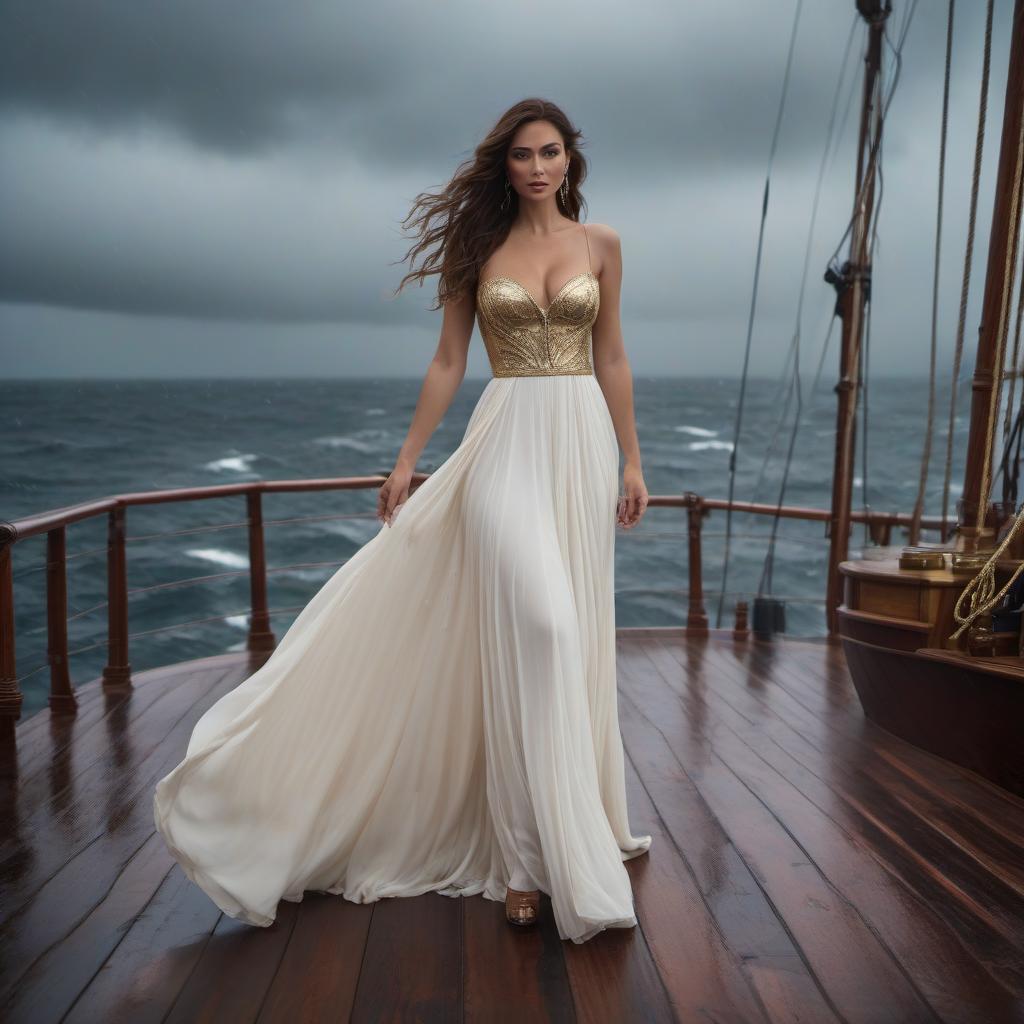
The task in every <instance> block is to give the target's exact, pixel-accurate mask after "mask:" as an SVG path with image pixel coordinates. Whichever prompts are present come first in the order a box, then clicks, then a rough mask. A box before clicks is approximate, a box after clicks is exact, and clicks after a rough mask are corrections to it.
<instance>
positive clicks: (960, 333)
mask: <svg viewBox="0 0 1024 1024" xmlns="http://www.w3.org/2000/svg"><path fill="white" fill-rule="evenodd" d="M994 3H995V0H988V7H987V12H986V16H985V45H984V51H983V59H982V65H981V94H980V97H979V100H978V131H977V134H976V136H975V140H974V172H973V175H972V178H971V203H970V209H969V213H968V217H967V247H966V251H965V253H964V274H963V283H962V284H961V286H960V316H959V320H958V321H957V328H956V345H955V347H954V350H953V371H952V380H951V381H950V386H949V423H948V426H947V428H946V470H945V477H944V479H943V484H942V535H943V537H945V536H946V533H947V531H948V527H947V525H946V523H947V520H948V518H949V483H950V477H951V476H952V472H953V427H954V424H955V423H956V402H957V385H958V383H959V378H960V366H961V363H962V362H963V354H964V330H965V328H966V326H967V296H968V294H969V292H970V287H971V262H972V260H973V257H974V231H975V225H976V222H977V213H978V191H979V184H980V181H981V157H982V152H983V151H984V148H985V121H986V118H987V116H988V80H989V71H990V69H991V66H992V9H993V7H994Z"/></svg>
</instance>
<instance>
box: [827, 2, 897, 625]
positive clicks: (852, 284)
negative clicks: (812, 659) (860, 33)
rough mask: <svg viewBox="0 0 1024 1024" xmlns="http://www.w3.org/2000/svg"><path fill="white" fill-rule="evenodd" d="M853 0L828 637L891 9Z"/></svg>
mask: <svg viewBox="0 0 1024 1024" xmlns="http://www.w3.org/2000/svg"><path fill="white" fill-rule="evenodd" d="M855 2H856V6H857V12H858V13H859V14H860V16H861V17H862V18H863V19H864V20H865V21H866V22H867V25H868V44H867V52H866V54H865V57H864V64H865V67H864V91H863V95H862V99H861V113H860V134H859V137H858V144H857V175H856V178H855V180H854V210H853V232H852V234H851V236H850V258H849V260H848V261H847V262H846V263H844V264H843V267H842V270H841V271H840V272H839V273H838V274H837V273H836V272H835V271H833V270H832V268H830V269H829V272H828V273H827V274H826V275H825V278H826V280H828V281H830V282H831V283H832V284H834V285H836V289H837V291H838V292H839V297H838V301H837V305H836V310H837V312H838V314H839V316H840V318H841V319H842V322H843V332H842V346H841V349H840V356H839V367H840V376H839V381H838V383H837V384H836V387H835V391H836V394H837V395H838V402H837V409H836V451H835V461H834V465H833V470H832V512H831V516H830V518H829V559H828V586H827V588H826V592H825V600H826V603H825V613H826V618H827V624H828V632H829V635H830V636H832V635H834V634H835V633H836V629H837V626H836V608H837V606H838V605H839V603H840V601H841V600H842V594H841V586H842V580H841V579H840V576H839V563H840V562H842V561H844V560H845V559H846V556H847V552H848V551H849V541H850V502H851V497H852V490H853V486H852V484H853V459H854V455H855V445H856V426H857V424H856V415H857V392H858V389H859V387H860V380H859V363H860V348H861V338H862V336H863V333H864V305H865V303H866V301H867V298H868V294H869V287H870V280H871V265H870V262H869V260H870V233H869V230H868V229H869V225H870V224H871V215H872V211H873V209H874V202H875V179H876V177H877V168H878V151H879V147H880V143H881V132H882V110H881V106H880V104H879V107H878V108H876V107H875V102H874V99H875V92H876V89H877V86H878V80H879V74H880V71H881V66H882V35H883V32H884V29H885V22H886V19H887V18H888V17H889V14H890V12H891V11H892V3H891V0H884V3H883V0H855ZM872 122H873V123H872ZM872 136H874V141H873V142H871V139H872ZM866 152H871V153H872V154H873V156H872V158H871V159H870V160H868V161H867V166H866V167H865V160H864V158H865V153H866Z"/></svg>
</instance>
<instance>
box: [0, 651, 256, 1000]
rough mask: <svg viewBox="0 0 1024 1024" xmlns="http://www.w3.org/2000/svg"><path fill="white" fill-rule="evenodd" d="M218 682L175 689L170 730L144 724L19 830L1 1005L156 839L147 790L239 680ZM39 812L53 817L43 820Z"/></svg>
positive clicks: (3, 946)
mask: <svg viewBox="0 0 1024 1024" xmlns="http://www.w3.org/2000/svg"><path fill="white" fill-rule="evenodd" d="M218 675H219V676H220V678H216V679H215V681H212V682H211V680H210V678H208V677H206V676H203V675H200V676H196V677H189V678H186V679H184V680H182V681H181V682H180V683H179V684H178V685H177V686H176V687H175V692H176V693H177V694H178V696H179V698H180V705H176V706H175V707H174V710H173V712H172V714H173V716H174V717H172V718H171V720H170V721H162V722H161V721H159V720H157V721H155V722H152V723H150V722H146V720H145V719H143V721H142V722H140V723H139V724H140V726H142V725H143V723H145V725H144V728H143V730H142V731H143V732H144V733H145V736H146V738H145V739H143V738H140V740H139V742H138V743H137V744H136V743H135V742H133V741H132V740H131V739H130V738H125V737H116V738H115V739H116V742H115V743H114V749H113V750H112V751H111V754H110V757H109V758H108V759H107V760H105V761H104V762H102V763H97V764H94V765H93V766H91V768H90V769H89V770H88V771H87V776H88V775H92V777H91V778H88V779H87V780H85V781H82V782H81V783H80V784H79V785H78V786H77V787H76V788H75V790H74V792H73V794H72V793H67V792H62V794H61V795H62V799H61V800H60V801H59V802H57V803H55V804H47V805H44V806H43V807H41V808H38V809H36V810H35V811H34V812H32V814H31V817H30V819H29V822H28V823H26V824H24V825H22V826H21V839H22V842H23V843H24V844H25V847H26V860H25V864H24V869H23V870H21V871H20V872H18V871H12V870H11V867H10V864H9V863H7V864H5V865H4V870H3V876H2V879H0V880H2V882H3V884H4V887H5V891H6V892H7V893H8V894H13V898H9V900H5V903H6V906H8V907H13V912H12V913H10V914H9V915H8V916H6V917H5V920H4V921H3V923H2V925H0V959H2V960H3V964H4V973H3V988H2V989H0V1006H3V1005H4V1002H5V1001H6V1000H7V999H9V998H10V996H11V993H12V991H13V990H14V988H15V987H16V986H19V985H20V979H21V978H22V977H23V976H24V974H25V972H26V971H28V970H29V968H30V967H31V966H32V964H33V963H34V962H35V961H36V960H37V959H38V958H39V957H40V956H42V955H43V954H44V953H45V952H47V950H49V949H50V947H51V946H52V945H53V944H54V943H58V942H61V941H62V940H63V939H64V938H65V937H66V936H67V935H69V934H70V932H71V931H72V930H73V929H74V928H75V927H76V926H77V924H78V923H79V922H81V921H82V920H84V919H85V918H87V917H88V915H89V914H90V913H92V911H93V910H94V908H95V907H96V906H97V905H98V904H99V903H101V902H102V901H103V900H104V899H105V897H106V895H107V893H108V892H109V891H110V889H111V888H112V886H113V885H114V883H115V881H116V879H117V877H118V876H119V874H120V873H121V871H122V869H123V866H124V865H125V864H126V863H127V862H128V861H129V860H130V859H131V857H132V856H133V855H134V854H135V852H136V851H137V850H139V849H140V848H141V847H142V845H143V844H144V843H146V841H147V840H148V838H149V836H150V835H151V834H152V833H154V832H155V826H154V824H153V804H152V800H153V787H154V786H155V785H156V782H157V780H158V779H159V778H161V777H162V775H164V774H166V773H167V772H168V771H170V770H171V768H173V767H174V765H175V764H177V763H178V761H179V760H180V759H181V754H182V751H183V750H184V748H185V745H186V744H187V741H188V736H189V734H190V732H191V727H192V724H193V723H194V721H195V720H196V719H197V718H198V717H199V715H200V714H201V713H202V711H203V710H205V708H207V707H208V706H209V705H210V704H212V703H213V702H214V701H215V700H216V699H217V698H218V697H219V696H220V695H221V694H222V693H226V692H227V691H228V690H230V689H231V688H232V687H233V686H234V685H236V684H237V673H232V672H223V671H221V672H219V673H218ZM161 734H162V735H161ZM122 739H123V743H122V742H121V741H122ZM47 809H50V810H51V811H54V812H56V813H54V815H53V816H52V817H51V818H50V819H47V818H46V811H47ZM41 844H42V845H41ZM28 854H31V856H28ZM18 867H21V865H20V864H19V865H18ZM5 913H6V911H5Z"/></svg>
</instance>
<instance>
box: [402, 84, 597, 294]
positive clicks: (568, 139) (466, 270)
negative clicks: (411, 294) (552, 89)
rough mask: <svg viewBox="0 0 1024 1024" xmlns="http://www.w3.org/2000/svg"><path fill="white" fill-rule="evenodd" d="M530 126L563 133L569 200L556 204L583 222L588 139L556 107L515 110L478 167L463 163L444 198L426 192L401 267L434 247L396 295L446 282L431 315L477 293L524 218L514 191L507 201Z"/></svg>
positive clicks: (532, 103)
mask: <svg viewBox="0 0 1024 1024" xmlns="http://www.w3.org/2000/svg"><path fill="white" fill-rule="evenodd" d="M531 121H550V122H551V124H553V125H554V126H555V128H557V129H558V132H559V134H560V135H561V136H562V141H563V144H564V146H565V151H566V153H567V154H571V159H570V161H569V192H568V197H567V199H566V202H565V205H564V206H563V205H562V198H561V192H560V191H559V193H558V194H557V195H558V197H557V199H556V202H557V203H558V205H559V208H560V209H561V210H562V212H563V213H564V214H565V215H566V216H567V217H571V218H572V219H573V220H576V221H578V220H579V218H580V211H581V209H582V208H584V207H585V202H584V200H583V196H582V193H581V192H580V185H582V183H583V181H584V180H585V179H586V177H587V162H586V159H585V157H584V156H583V154H582V153H581V152H580V146H581V145H583V143H582V142H581V140H582V136H583V133H582V132H580V131H578V130H577V129H576V128H574V127H573V125H572V124H571V123H570V121H569V118H568V117H566V115H565V113H564V112H563V111H562V109H561V108H560V107H559V106H557V105H556V104H554V103H552V102H551V101H550V100H544V99H537V98H531V99H525V100H520V101H519V102H518V103H516V104H515V105H514V106H511V107H509V109H508V110H506V111H505V113H504V114H502V115H501V117H500V118H499V119H498V122H497V124H495V126H494V127H493V128H492V129H491V130H490V132H488V133H487V136H486V137H485V138H484V139H483V140H482V141H481V142H480V144H479V145H478V146H477V147H476V150H475V152H474V153H473V156H472V158H471V159H469V160H466V161H465V162H464V163H462V164H461V165H460V166H459V167H458V169H457V170H456V172H455V175H454V176H453V177H452V179H451V181H449V182H448V184H447V185H445V187H444V188H443V189H442V190H441V191H440V192H433V193H432V192H421V193H420V194H419V195H418V196H417V197H416V200H415V202H414V203H413V207H412V210H411V211H410V212H409V215H408V216H407V217H406V218H405V220H403V221H402V226H403V228H407V227H409V226H414V227H415V228H416V235H417V236H418V241H416V242H415V244H413V245H412V246H411V247H410V248H409V250H408V251H407V252H406V254H405V256H404V257H403V258H402V259H401V260H398V261H397V262H399V263H404V262H405V261H406V260H409V261H410V266H411V265H412V261H413V260H414V259H415V258H416V256H418V255H419V254H420V253H422V252H424V251H425V250H426V249H428V248H430V247H431V246H434V245H435V244H436V248H434V250H433V251H432V252H430V253H429V254H428V255H427V256H426V257H425V258H424V259H423V262H422V263H421V264H420V266H419V267H418V268H417V269H414V270H410V271H409V272H408V273H407V274H406V275H405V276H404V277H403V278H402V280H401V281H400V282H399V283H398V287H397V288H396V289H395V291H394V293H393V294H394V295H397V294H398V293H399V292H400V291H401V290H402V288H403V287H405V284H406V282H408V281H412V280H419V281H420V282H421V283H422V282H423V281H424V280H425V279H426V278H427V277H429V276H430V275H432V274H437V275H439V277H440V281H439V283H438V293H437V301H436V303H435V304H434V305H433V306H431V307H430V308H431V309H440V308H441V306H442V305H443V304H444V303H445V302H447V301H448V299H450V298H452V297H454V296H456V295H458V294H459V293H460V292H463V291H467V290H470V291H471V290H473V289H475V288H476V284H477V279H478V277H479V273H480V268H481V267H483V265H484V264H485V263H486V262H487V260H488V258H489V257H490V255H491V253H493V252H494V251H495V250H496V249H497V248H498V247H499V246H500V245H501V244H502V242H504V241H505V239H506V238H507V237H508V232H509V229H510V228H511V226H512V222H513V221H514V220H515V219H516V215H517V213H518V212H519V195H518V193H517V192H516V190H515V189H511V190H510V194H509V202H508V203H506V204H505V209H504V210H503V209H502V208H501V206H502V202H503V201H504V199H505V176H506V166H505V161H506V158H507V155H508V151H509V147H510V146H511V144H512V139H513V137H514V136H515V133H516V132H517V131H518V130H519V128H520V127H521V126H522V125H524V124H529V123H530V122H531Z"/></svg>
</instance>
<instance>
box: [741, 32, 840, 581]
mask: <svg viewBox="0 0 1024 1024" xmlns="http://www.w3.org/2000/svg"><path fill="white" fill-rule="evenodd" d="M857 20H858V18H857V15H854V18H853V21H852V22H851V23H850V31H849V34H848V35H847V37H846V49H845V51H844V53H843V62H842V64H841V65H840V69H839V78H838V80H837V81H836V89H835V94H834V95H833V97H832V110H831V112H830V114H829V121H828V130H827V131H826V133H825V148H824V151H823V152H822V154H821V163H820V165H819V167H818V180H817V182H816V184H815V188H814V201H813V202H812V204H811V218H810V223H809V225H808V228H807V242H806V244H805V245H804V265H803V271H802V273H801V276H800V292H799V295H798V297H797V307H796V316H795V320H794V324H793V337H792V341H791V342H790V353H791V354H792V359H793V368H792V371H791V372H792V377H791V380H790V386H789V389H788V393H787V395H786V402H785V405H784V406H783V408H782V412H781V414H780V416H779V420H778V425H777V427H776V433H775V436H773V438H772V443H771V446H770V449H769V452H768V454H767V456H766V459H765V462H764V463H763V464H762V477H763V473H764V468H765V467H766V466H767V461H768V457H770V456H771V453H772V452H773V451H774V449H775V440H776V437H777V436H778V433H779V431H780V430H781V427H782V424H783V423H784V422H785V420H786V417H787V416H788V415H789V407H790V404H791V401H792V397H793V394H794V392H795V393H796V400H797V404H796V413H795V414H794V417H793V429H792V431H791V432H790V438H789V448H788V450H787V453H786V461H785V464H784V466H783V472H782V481H781V483H780V485H779V497H778V502H777V505H776V510H775V515H774V517H773V520H772V528H771V534H770V537H769V540H768V549H767V551H766V553H765V559H764V564H763V566H762V570H761V580H760V582H759V584H758V588H757V596H758V597H761V596H763V595H764V594H765V593H771V589H772V572H773V570H774V567H775V543H776V538H777V536H778V531H779V524H780V521H781V511H782V506H783V504H784V502H785V496H786V485H787V483H788V481H789V471H790V467H791V465H792V462H793V451H794V448H795V445H796V437H797V433H798V431H799V428H800V422H801V415H802V413H803V404H804V403H803V394H802V389H801V380H800V339H801V337H802V331H803V327H802V325H803V311H804V297H805V294H806V291H807V278H808V273H809V270H810V262H811V250H812V248H813V244H814V229H815V226H816V224H817V220H818V207H819V205H820V201H821V190H822V184H823V182H824V180H825V170H826V166H827V162H828V155H829V151H830V150H831V149H832V143H833V139H834V133H835V126H836V113H837V112H838V110H839V98H840V96H841V95H842V87H843V79H844V78H845V75H846V65H847V61H848V60H849V57H850V53H851V51H852V49H853V39H854V31H855V29H856V27H857ZM788 362H789V353H787V365H788ZM758 484H760V479H759V481H758Z"/></svg>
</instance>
